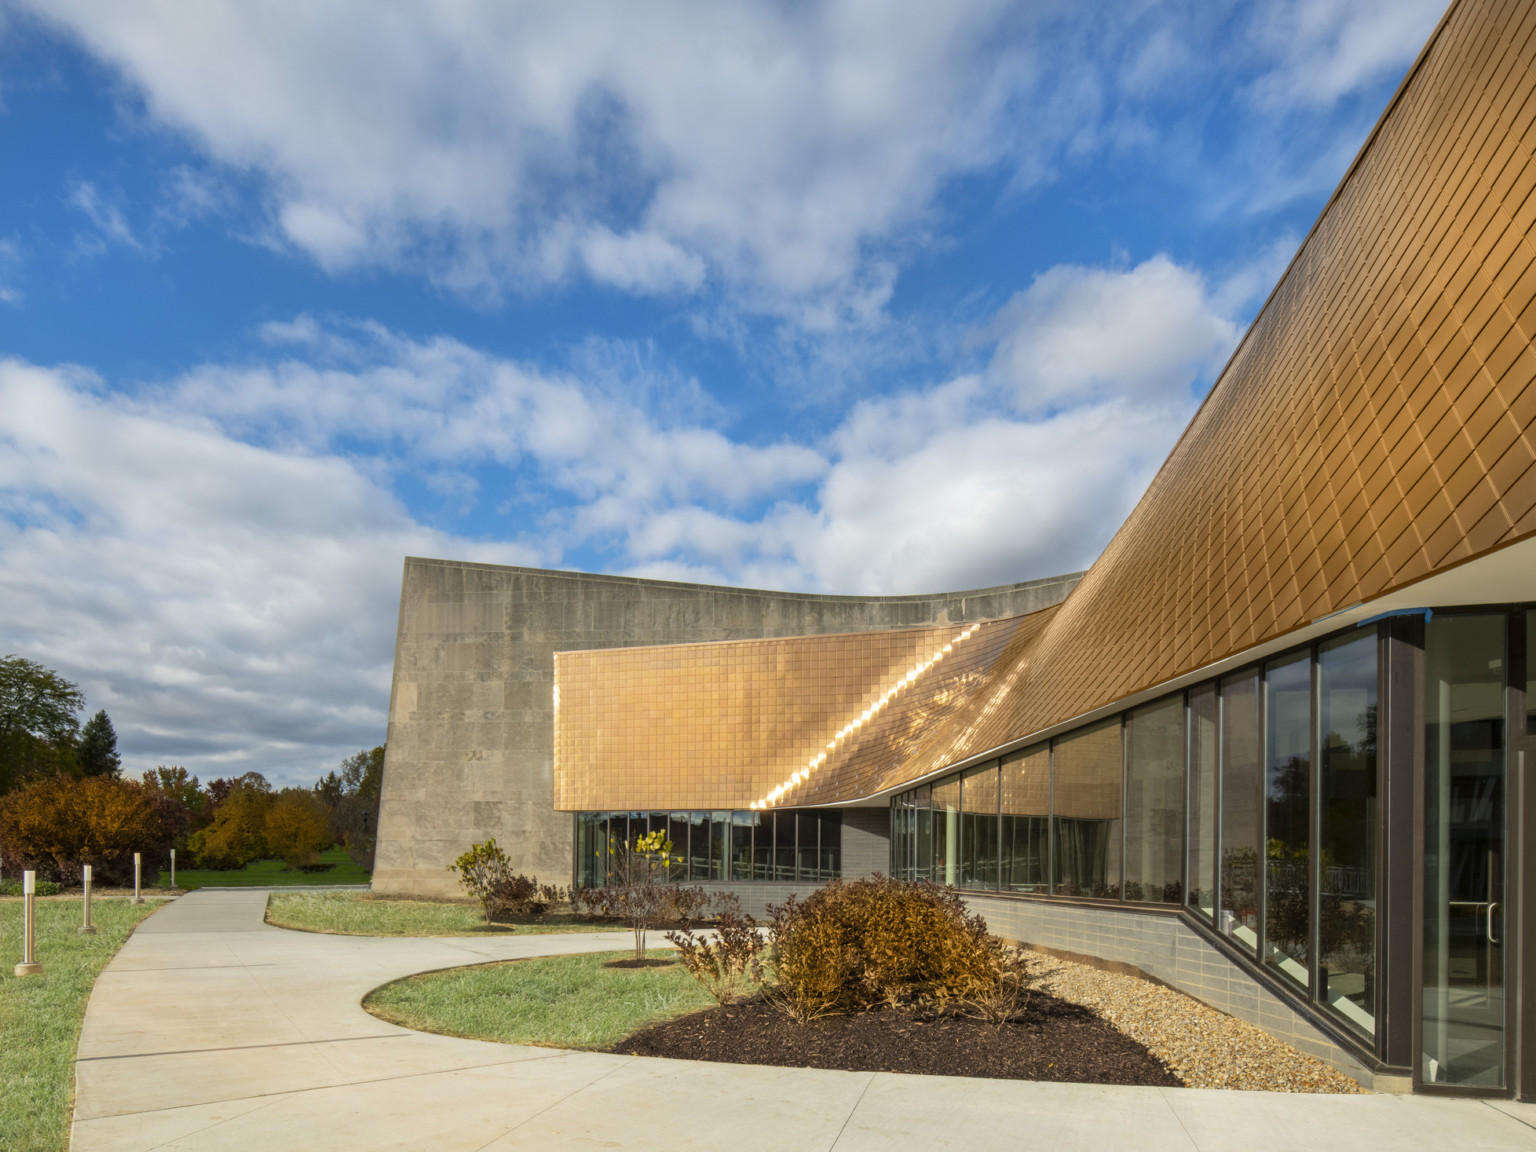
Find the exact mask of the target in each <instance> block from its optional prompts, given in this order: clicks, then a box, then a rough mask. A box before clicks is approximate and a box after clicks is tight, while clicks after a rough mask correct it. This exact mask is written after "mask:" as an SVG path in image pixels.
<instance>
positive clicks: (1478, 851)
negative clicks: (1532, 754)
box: [1421, 614, 1507, 1088]
mask: <svg viewBox="0 0 1536 1152" xmlns="http://www.w3.org/2000/svg"><path fill="white" fill-rule="evenodd" d="M1505 622H1506V617H1505V616H1504V615H1503V614H1499V615H1486V616H1484V615H1467V616H1460V615H1446V616H1439V615H1437V616H1435V617H1434V618H1433V619H1432V620H1430V622H1429V624H1428V626H1427V628H1426V633H1427V635H1426V644H1425V663H1426V666H1427V667H1426V676H1425V680H1426V684H1425V697H1426V699H1425V734H1424V735H1425V740H1424V743H1425V757H1424V759H1425V797H1424V799H1425V817H1424V1005H1423V1036H1424V1053H1423V1063H1422V1068H1421V1075H1422V1077H1423V1079H1424V1080H1425V1081H1426V1082H1427V1083H1430V1084H1456V1085H1464V1086H1468V1087H1481V1088H1502V1087H1503V1086H1504V1079H1505V1072H1504V1069H1505V1064H1506V1057H1505V1011H1506V1007H1505V963H1506V960H1505V954H1504V953H1505V948H1504V941H1505V924H1506V921H1507V917H1506V916H1505V906H1506V905H1505V897H1504V870H1505V867H1506V863H1505V856H1506V853H1505V813H1504V806H1505V789H1506V785H1505V773H1506V771H1507V767H1506V763H1505V739H1504V690H1505V667H1504V662H1505V658H1506V652H1505V628H1506V623H1505Z"/></svg>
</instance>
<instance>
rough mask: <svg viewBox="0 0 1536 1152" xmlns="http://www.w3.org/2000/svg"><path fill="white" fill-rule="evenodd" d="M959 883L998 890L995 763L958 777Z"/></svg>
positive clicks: (964, 885)
mask: <svg viewBox="0 0 1536 1152" xmlns="http://www.w3.org/2000/svg"><path fill="white" fill-rule="evenodd" d="M960 809H961V823H960V853H961V855H960V884H961V886H962V887H965V888H990V889H996V888H997V761H996V760H994V761H992V762H991V763H990V764H984V765H982V766H981V767H979V768H972V769H971V770H970V771H968V772H966V773H965V774H964V775H963V776H961V778H960Z"/></svg>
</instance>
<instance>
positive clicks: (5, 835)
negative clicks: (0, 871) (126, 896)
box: [0, 775, 175, 882]
mask: <svg viewBox="0 0 1536 1152" xmlns="http://www.w3.org/2000/svg"><path fill="white" fill-rule="evenodd" d="M167 815H168V813H167V811H166V809H165V808H164V807H163V806H162V805H160V804H158V803H156V797H155V796H153V795H152V794H150V793H149V792H148V791H147V790H146V789H145V788H144V787H143V786H142V785H140V784H136V783H133V782H132V781H128V780H118V779H114V778H113V777H111V776H88V777H86V778H85V779H83V780H76V779H75V778H74V777H72V776H66V775H55V776H50V777H48V778H47V779H44V780H40V781H38V782H37V783H35V784H32V785H30V786H28V787H25V788H22V789H19V790H17V791H15V792H11V793H10V794H8V795H6V796H5V797H3V798H0V861H3V862H4V867H5V869H6V870H7V871H14V870H17V869H21V868H33V869H37V870H38V871H41V872H43V873H44V875H45V876H50V877H51V878H53V879H58V880H64V881H73V880H77V879H79V875H80V865H82V864H90V865H91V866H92V867H93V868H94V869H95V870H96V873H97V875H98V876H99V877H100V878H101V879H102V880H117V881H123V882H126V881H127V880H128V879H129V878H131V877H132V875H133V854H134V853H135V852H140V853H143V854H144V855H145V856H146V857H147V858H149V859H150V860H152V861H153V860H158V859H160V858H161V857H162V856H164V854H165V852H166V851H167V850H168V849H169V847H170V842H171V838H172V836H173V835H174V834H175V829H174V828H173V827H171V826H170V824H169V822H168V820H167Z"/></svg>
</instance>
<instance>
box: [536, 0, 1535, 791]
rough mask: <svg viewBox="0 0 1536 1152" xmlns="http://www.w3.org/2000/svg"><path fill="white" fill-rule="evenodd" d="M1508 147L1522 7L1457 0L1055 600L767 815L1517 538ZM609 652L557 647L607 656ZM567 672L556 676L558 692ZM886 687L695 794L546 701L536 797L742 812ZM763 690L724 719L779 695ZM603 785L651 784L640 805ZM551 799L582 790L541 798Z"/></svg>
mask: <svg viewBox="0 0 1536 1152" xmlns="http://www.w3.org/2000/svg"><path fill="white" fill-rule="evenodd" d="M1533 153H1536V6H1532V5H1529V4H1522V3H1476V2H1471V0H1463V2H1459V3H1457V4H1456V5H1454V6H1453V7H1452V9H1451V10H1450V11H1449V12H1448V13H1447V15H1446V17H1445V19H1444V20H1443V21H1442V23H1441V25H1440V27H1439V28H1438V29H1437V31H1436V33H1435V36H1434V37H1433V38H1432V39H1431V41H1430V43H1429V45H1428V46H1427V47H1426V48H1425V50H1424V52H1423V53H1422V55H1421V56H1420V58H1419V60H1418V62H1417V63H1416V64H1415V66H1414V68H1413V69H1412V70H1411V71H1410V73H1409V75H1408V77H1407V79H1406V80H1405V81H1404V82H1403V85H1402V87H1401V88H1400V89H1399V91H1398V93H1397V95H1396V97H1395V98H1394V99H1393V102H1392V104H1391V105H1390V106H1389V107H1388V109H1387V111H1386V113H1385V114H1384V115H1383V117H1382V119H1381V121H1380V123H1379V124H1378V125H1377V127H1376V130H1375V132H1374V133H1373V134H1372V136H1371V138H1370V139H1369V140H1368V141H1367V143H1366V145H1365V147H1364V148H1363V149H1362V150H1361V153H1360V155H1359V157H1357V159H1356V161H1355V163H1354V165H1353V166H1352V167H1351V169H1350V171H1349V173H1348V174H1347V175H1346V176H1345V178H1344V181H1343V183H1342V184H1341V185H1340V187H1339V189H1338V190H1337V191H1336V192H1335V193H1334V196H1333V198H1332V199H1331V200H1330V201H1329V203H1328V205H1327V207H1326V208H1325V209H1324V210H1323V213H1322V215H1321V217H1320V218H1319V219H1318V221H1317V223H1316V225H1315V226H1314V227H1313V230H1312V232H1311V233H1310V234H1309V235H1308V237H1307V239H1306V241H1305V242H1304V243H1303V244H1302V246H1301V249H1300V250H1299V251H1298V253H1297V255H1296V257H1295V259H1294V260H1293V262H1292V264H1291V266H1290V268H1289V269H1288V270H1287V271H1286V273H1285V275H1284V276H1283V277H1282V279H1281V280H1280V283H1279V284H1278V285H1277V287H1276V288H1275V291H1274V293H1273V294H1272V295H1271V297H1270V299H1269V301H1268V302H1267V303H1266V304H1265V306H1264V308H1263V309H1262V310H1261V312H1260V313H1259V315H1258V317H1257V319H1255V321H1254V323H1253V325H1252V327H1251V328H1250V329H1249V332H1248V334H1247V336H1246V337H1245V338H1244V340H1243V342H1242V344H1241V345H1240V346H1239V348H1238V350H1237V352H1236V353H1235V354H1234V355H1233V357H1232V359H1231V361H1230V363H1229V364H1228V365H1227V367H1226V369H1225V371H1224V372H1223V373H1222V375H1221V377H1220V379H1219V380H1218V381H1217V383H1216V384H1215V386H1214V387H1213V388H1212V389H1211V393H1210V395H1209V396H1208V397H1207V399H1206V401H1205V403H1204V404H1203V406H1202V407H1201V408H1200V410H1199V412H1198V413H1197V414H1196V415H1195V418H1194V419H1193V421H1192V422H1191V423H1190V425H1189V427H1188V429H1186V431H1185V433H1184V435H1183V437H1182V438H1181V439H1180V441H1179V443H1178V445H1177V446H1176V447H1175V448H1174V450H1173V452H1172V454H1171V455H1170V456H1169V458H1168V460H1167V462H1166V463H1165V464H1164V465H1163V467H1162V469H1161V470H1160V471H1159V472H1158V474H1157V476H1156V477H1155V478H1154V480H1153V481H1152V483H1151V485H1150V486H1149V487H1148V489H1147V492H1146V494H1145V495H1144V496H1143V497H1142V500H1141V502H1140V503H1139V504H1138V505H1137V507H1136V509H1135V510H1134V511H1133V512H1132V513H1131V515H1130V517H1129V518H1128V519H1127V520H1126V522H1125V524H1124V525H1123V526H1122V527H1121V529H1120V531H1119V532H1118V533H1117V534H1116V536H1115V538H1114V540H1113V541H1111V543H1110V545H1109V547H1108V548H1106V549H1105V551H1104V554H1103V555H1102V556H1100V557H1099V559H1098V561H1097V562H1096V563H1095V564H1094V565H1093V567H1092V568H1091V569H1090V570H1089V572H1088V574H1087V575H1086V576H1085V577H1084V578H1083V580H1082V582H1081V583H1080V584H1079V585H1078V586H1077V588H1076V589H1074V590H1073V592H1072V593H1071V595H1070V596H1068V598H1067V599H1066V601H1065V602H1064V603H1063V604H1062V605H1060V606H1059V607H1058V608H1054V609H1050V610H1047V611H1046V612H1041V613H1035V614H1033V615H1031V616H1027V617H1022V618H1017V619H1015V620H1012V621H1007V622H998V623H997V625H996V626H994V627H992V628H990V629H988V630H987V631H986V633H985V636H986V641H985V643H986V647H987V650H988V652H992V651H993V649H996V652H995V655H992V656H990V657H988V658H986V659H982V660H979V661H978V662H977V663H976V664H975V666H974V667H971V666H968V668H969V670H968V672H967V673H966V678H965V679H964V681H963V684H962V683H960V682H958V681H955V682H952V681H951V680H945V679H944V678H943V677H935V678H934V679H933V681H932V683H931V684H927V682H926V681H925V684H926V688H925V689H924V690H922V691H920V690H919V688H920V686H919V685H909V686H908V687H907V688H906V689H903V693H904V695H903V696H902V698H901V699H900V701H899V702H893V704H892V705H891V706H889V707H888V709H887V710H886V711H885V713H884V714H883V715H882V717H881V718H880V721H879V723H877V724H866V725H861V726H859V728H858V729H857V730H856V731H853V732H850V733H848V734H847V735H845V736H844V737H843V738H842V739H840V740H838V741H837V742H836V745H837V746H836V747H835V748H833V749H831V750H830V751H829V755H828V758H827V760H826V761H824V762H823V763H822V764H821V765H820V766H818V768H817V770H816V771H814V772H813V773H812V774H811V775H810V777H808V778H807V779H806V780H803V781H800V782H798V783H797V784H796V785H795V786H794V787H793V788H792V789H791V790H790V791H788V792H786V793H783V794H781V795H780V796H779V797H777V803H780V804H803V803H830V802H836V801H839V800H849V799H854V798H857V797H859V796H867V795H870V794H871V793H873V792H875V791H878V790H880V789H881V788H887V787H890V786H892V785H894V784H897V783H900V782H902V781H905V780H911V779H916V778H918V777H920V776H921V775H923V774H925V773H926V772H929V771H932V770H935V769H937V768H941V767H943V766H945V765H946V764H951V763H955V762H957V761H959V760H962V759H965V758H966V757H968V756H971V755H975V754H977V753H980V752H984V751H986V750H988V749H990V748H995V747H997V746H999V745H1001V744H1004V743H1006V742H1008V741H1009V740H1014V739H1018V738H1020V737H1023V736H1025V735H1028V734H1029V733H1032V732H1037V731H1041V730H1043V729H1046V728H1048V727H1050V726H1052V725H1055V724H1060V723H1062V722H1064V721H1067V720H1070V719H1072V718H1073V717H1077V716H1082V715H1084V714H1087V713H1089V712H1092V711H1093V710H1095V709H1098V708H1101V707H1103V706H1105V705H1109V704H1113V703H1114V702H1116V701H1120V700H1125V699H1127V698H1129V697H1131V696H1134V695H1136V694H1138V693H1140V692H1143V691H1145V690H1147V689H1149V688H1152V687H1154V686H1156V685H1159V684H1163V683H1166V682H1168V681H1171V680H1174V679H1176V678H1178V677H1179V676H1181V675H1185V674H1188V673H1190V672H1192V671H1194V670H1197V669H1200V668H1202V667H1205V666H1207V665H1209V664H1212V663H1214V662H1217V661H1220V660H1222V659H1224V658H1227V657H1230V656H1232V655H1234V654H1237V653H1241V652H1244V651H1246V650H1248V649H1251V648H1253V647H1255V646H1257V645H1260V644H1264V643H1265V642H1267V641H1271V640H1274V639H1276V638H1279V637H1283V636H1286V635H1287V634H1290V633H1293V632H1295V631H1296V630H1298V629H1300V628H1303V627H1305V626H1306V625H1308V624H1310V623H1311V622H1313V621H1315V620H1317V619H1318V618H1319V617H1322V616H1326V615H1328V614H1329V613H1331V612H1335V611H1338V610H1340V609H1343V608H1345V607H1347V606H1350V605H1353V604H1356V603H1359V602H1362V601H1370V600H1372V599H1375V598H1377V597H1381V596H1383V595H1385V594H1387V593H1390V592H1393V591H1395V590H1398V589H1402V588H1404V587H1406V586H1407V585H1410V584H1412V583H1413V582H1415V581H1418V580H1420V579H1423V578H1425V577H1427V576H1430V575H1432V574H1435V573H1438V572H1443V571H1445V570H1446V569H1448V568H1450V567H1453V566H1455V565H1457V564H1460V563H1462V562H1464V561H1467V560H1469V559H1472V558H1474V557H1477V556H1480V555H1484V554H1487V553H1489V552H1492V551H1494V550H1497V549H1501V548H1504V547H1506V546H1508V545H1510V544H1513V543H1515V542H1517V541H1520V540H1522V539H1524V538H1526V537H1529V536H1532V535H1533V534H1536V468H1533V463H1536V434H1533V427H1536V351H1533V348H1532V339H1533V336H1536V240H1533V228H1536V162H1533ZM955 631H956V632H958V631H959V629H956V630H955ZM880 635H881V636H883V637H886V639H885V640H881V641H878V643H881V644H889V643H891V641H890V639H889V637H890V636H891V635H892V634H889V633H884V634H880ZM930 639H931V637H925V638H924V639H922V640H919V641H916V643H915V647H914V648H913V649H912V651H913V652H916V651H918V650H921V648H922V647H923V645H924V644H926V643H928V642H929V640H930ZM836 642H841V643H842V647H841V648H839V651H840V652H842V654H843V658H844V659H847V660H852V661H859V660H861V659H863V657H862V656H861V655H860V653H861V650H862V646H864V645H866V644H872V643H876V642H877V641H876V640H875V638H874V637H871V636H852V637H840V638H829V637H820V638H815V639H814V640H795V641H779V642H775V643H781V644H787V645H791V646H792V645H800V644H828V645H832V646H834V647H836V646H837V644H836ZM719 647H732V646H730V645H726V646H719ZM978 647H979V646H978ZM634 651H635V650H629V651H628V652H626V651H617V652H604V653H589V654H582V655H583V656H586V657H590V658H592V659H593V660H597V661H600V662H601V661H615V662H617V661H623V660H626V659H635V656H634V655H633V653H634ZM882 651H884V649H882ZM716 658H717V659H723V658H724V656H723V654H721V655H719V656H717V657H716ZM571 659H572V657H571V655H570V654H566V655H563V656H562V657H561V658H560V664H559V665H558V667H557V677H558V680H557V682H558V683H560V685H561V688H562V691H564V690H565V686H566V681H565V679H564V677H565V675H566V671H567V669H568V668H569V667H570V666H571V665H570V664H568V663H566V661H568V660H571ZM875 663H878V661H876V662H875ZM886 674H887V677H888V678H887V680H886V681H883V682H882V681H880V679H879V677H878V676H875V677H873V678H872V679H869V680H868V681H867V682H865V681H860V683H861V684H864V686H865V690H867V692H868V693H870V694H872V695H870V696H867V697H860V700H864V701H865V702H864V703H859V702H858V701H854V702H853V705H852V707H851V709H849V711H847V712H843V713H836V711H835V710H834V711H833V712H832V713H829V714H828V715H827V716H825V717H820V716H818V719H817V720H816V722H815V723H814V724H810V725H808V726H807V727H806V728H805V729H803V730H802V736H800V737H796V738H795V739H792V740H789V741H787V742H781V743H780V744H778V745H774V746H772V747H770V746H769V745H766V744H765V745H763V746H762V747H761V748H760V749H759V750H758V752H757V753H756V754H755V758H754V759H753V760H752V763H751V765H750V766H747V767H743V768H741V769H739V770H733V771H732V773H731V776H730V782H729V785H728V786H727V785H726V784H725V782H724V781H723V780H722V781H721V782H720V786H719V787H706V789H705V792H701V793H696V792H694V791H693V790H692V788H691V786H690V787H689V788H686V789H684V788H681V787H680V786H681V785H682V783H683V781H684V780H685V779H686V780H699V781H702V780H703V779H704V778H705V777H707V776H708V774H709V773H710V771H711V769H710V767H709V761H708V758H707V757H706V758H705V759H704V760H702V761H690V762H689V764H688V765H687V767H686V768H685V766H684V765H683V764H682V763H681V762H680V761H678V760H677V759H675V758H674V757H672V756H671V755H670V754H669V753H667V752H665V751H661V752H659V753H658V754H657V755H655V756H651V755H649V754H647V755H645V756H639V755H637V754H636V752H637V750H632V749H631V748H629V747H625V746H622V745H621V744H620V743H617V742H614V741H612V740H608V741H606V742H605V741H604V740H602V739H600V738H597V737H594V736H593V735H592V733H591V731H590V730H588V731H585V732H583V731H578V730H577V729H578V727H579V726H582V725H590V724H593V723H596V724H598V725H600V726H601V725H603V724H611V718H612V715H613V714H612V713H611V712H609V713H608V716H607V717H606V718H605V716H604V712H605V707H604V706H602V705H603V702H602V701H599V700H597V699H595V698H584V699H583V700H582V702H581V703H580V704H579V705H578V704H577V703H576V701H575V700H574V699H570V701H569V702H570V704H571V705H572V708H573V710H572V711H564V710H563V711H562V713H561V715H560V717H559V718H558V719H557V725H556V769H557V806H558V807H590V808H618V807H624V806H626V805H629V804H633V805H634V806H636V807H658V808H665V807H674V806H675V807H688V806H718V807H745V806H746V805H747V804H748V802H749V801H757V800H760V799H761V798H763V797H764V795H765V794H766V793H767V792H768V790H769V789H772V788H775V787H777V786H778V785H779V784H780V783H782V782H783V780H784V779H785V777H786V776H787V775H788V773H789V772H791V771H794V770H795V769H796V768H797V767H798V766H799V764H800V762H801V761H800V757H801V755H802V752H804V751H805V750H806V749H814V748H816V747H817V746H818V744H822V743H825V742H826V740H827V738H828V728H829V727H830V730H831V731H832V732H835V731H837V730H838V727H839V725H840V724H842V723H845V722H846V719H847V718H848V716H849V715H850V714H853V713H857V712H858V711H859V710H860V709H862V708H864V707H867V706H868V704H867V700H868V699H870V698H875V697H878V696H879V695H881V694H882V693H883V692H886V691H888V690H889V689H890V686H891V684H892V683H893V681H894V678H895V677H896V676H899V675H902V674H904V673H903V672H902V671H901V670H900V661H899V660H896V661H894V662H892V663H890V664H889V665H888V667H887V673H886ZM704 675H705V676H706V678H707V676H708V673H704ZM678 687H679V688H681V687H682V685H681V684H679V685H678ZM699 687H700V690H702V689H703V687H704V685H703V684H702V683H701V684H700V686H699ZM763 687H764V691H765V693H766V694H765V695H755V696H754V699H753V700H752V701H751V702H750V708H751V709H752V710H753V711H752V712H751V715H762V714H763V713H764V712H765V711H771V710H772V709H773V708H774V707H776V705H775V703H774V700H775V699H783V700H786V701H787V700H789V698H790V696H793V693H789V694H788V695H783V694H781V695H780V696H778V697H776V696H775V692H774V691H773V690H772V689H771V686H770V685H769V684H766V683H765V684H764V686H763ZM961 687H963V689H964V691H963V692H961V691H959V690H958V689H959V688H961ZM924 691H927V695H926V696H925V695H924ZM946 693H948V695H947V696H946V695H945V694H946ZM640 695H641V696H643V695H645V693H641V694H640ZM685 695H686V693H685ZM701 701H702V698H701ZM721 703H722V705H723V703H724V702H721ZM607 704H608V705H612V706H615V707H619V708H620V709H621V710H622V709H623V708H627V707H628V705H627V704H624V703H623V702H622V701H620V700H617V699H610V700H608V701H607ZM795 707H799V705H798V704H797V705H795ZM683 711H684V712H685V713H688V716H687V719H688V722H689V723H697V724H699V725H700V726H702V727H705V728H731V727H733V726H735V725H737V724H740V723H744V722H745V718H744V716H743V715H741V714H737V713H733V712H732V711H731V710H730V709H729V708H724V710H715V709H714V708H699V709H697V710H690V709H688V708H686V707H685V708H684V709H683ZM578 713H579V714H578ZM791 714H792V715H793V714H797V713H793V712H792V713H791ZM919 718H920V719H921V723H917V722H916V721H917V720H918V719H919ZM813 730H814V731H813ZM582 741H586V743H582ZM594 741H595V742H594ZM654 744H655V741H654V740H653V741H651V742H650V743H648V744H647V745H646V747H648V748H650V747H653V745H654ZM663 744H664V742H663ZM770 744H771V742H770ZM578 745H579V746H580V747H581V749H582V754H581V755H579V756H578V755H575V752H576V750H577V747H578ZM801 745H804V748H802V747H801ZM621 765H622V769H621ZM577 777H585V778H586V783H584V784H582V785H579V786H578V785H576V784H574V783H570V781H573V780H574V779H575V778H577ZM621 777H625V778H632V779H633V778H638V777H649V778H652V779H653V781H654V783H655V787H651V786H649V785H648V786H647V788H646V790H645V792H646V795H647V796H648V797H650V799H647V800H645V801H644V802H643V803H642V802H641V801H640V800H639V798H638V793H634V792H632V791H631V790H630V789H629V788H628V786H627V785H624V786H621V779H620V778H621ZM578 794H579V795H580V797H581V798H582V801H583V802H581V803H575V802H566V803H562V802H561V801H562V799H565V800H567V801H574V800H575V799H576V797H577V796H578ZM706 794H707V795H708V797H709V799H708V800H706V799H705V795H706ZM632 795H633V796H635V799H633V800H629V799H623V800H621V799H620V797H630V796H632Z"/></svg>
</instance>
